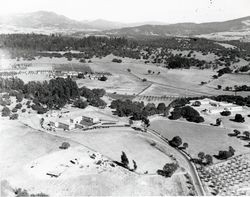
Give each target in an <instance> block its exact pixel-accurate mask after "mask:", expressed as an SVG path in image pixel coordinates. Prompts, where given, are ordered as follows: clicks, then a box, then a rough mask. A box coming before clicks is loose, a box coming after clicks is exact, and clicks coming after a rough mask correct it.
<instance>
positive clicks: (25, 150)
mask: <svg viewBox="0 0 250 197" xmlns="http://www.w3.org/2000/svg"><path fill="white" fill-rule="evenodd" d="M0 123H1V132H0V154H1V161H0V173H1V179H2V180H1V189H2V193H1V195H2V196H4V195H5V194H6V195H7V194H8V196H14V195H13V189H14V188H19V187H20V188H24V189H27V191H28V192H29V193H40V192H43V193H46V194H49V195H50V196H82V195H84V196H86V195H121V194H123V195H133V196H134V195H187V193H185V192H187V187H186V183H185V181H181V180H185V177H184V176H183V174H176V175H175V176H173V177H172V178H168V179H166V178H164V177H161V176H159V175H137V174H134V173H132V172H129V171H127V170H125V169H123V168H121V167H118V166H117V167H108V166H107V167H105V165H104V166H98V165H96V164H95V162H97V160H98V159H99V156H97V159H96V160H93V161H92V160H89V157H88V154H91V153H92V152H93V150H91V149H89V148H87V147H85V146H82V145H81V143H84V145H85V144H86V145H88V146H89V147H90V148H95V149H96V150H97V151H98V152H100V153H96V154H97V155H100V158H101V160H103V161H104V160H109V158H107V157H106V156H102V154H101V153H103V154H107V155H108V157H111V158H112V159H115V160H118V161H120V155H121V151H122V150H123V151H125V152H126V154H127V156H128V158H129V161H130V165H131V163H132V159H134V160H135V161H136V162H137V165H138V172H144V171H145V170H148V172H149V173H151V172H154V173H155V170H156V169H158V168H162V167H163V165H164V164H165V163H166V162H170V161H171V158H170V157H168V156H167V155H165V154H164V153H163V152H161V151H160V150H158V149H157V148H155V147H153V146H151V145H150V143H152V140H151V139H147V138H145V139H144V138H142V137H141V136H140V135H139V134H134V135H133V134H132V135H131V133H129V132H130V131H122V130H121V131H120V130H117V131H113V132H112V131H109V130H103V131H98V132H90V133H81V134H79V135H74V134H73V133H72V136H73V135H74V137H72V136H71V137H72V140H70V139H64V138H63V137H58V136H53V135H50V134H46V133H43V132H39V131H36V130H33V129H31V128H29V127H26V126H23V125H22V124H20V123H19V122H18V121H10V120H7V119H3V118H1V119H0ZM74 140H77V141H79V142H80V143H78V142H74ZM63 141H67V142H69V143H70V145H71V147H70V149H68V150H66V151H65V152H63V150H60V149H59V148H58V147H59V146H60V145H61V143H62V142H63ZM142 150H143V153H142ZM75 158H77V159H78V161H79V163H80V164H81V165H82V166H83V167H81V165H73V164H72V163H70V162H69V160H70V159H72V160H75ZM61 165H65V166H66V165H68V166H69V167H67V170H66V171H64V172H63V174H62V175H61V176H59V177H58V178H50V177H47V176H46V175H44V173H45V172H47V171H49V170H53V168H54V167H56V166H61ZM32 166H33V167H32ZM88 166H89V167H88ZM72 183H74V184H72Z"/></svg>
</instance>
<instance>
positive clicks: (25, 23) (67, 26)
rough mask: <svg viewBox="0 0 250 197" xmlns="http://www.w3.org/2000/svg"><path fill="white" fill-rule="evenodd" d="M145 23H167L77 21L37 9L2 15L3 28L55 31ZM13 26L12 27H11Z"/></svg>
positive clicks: (107, 28)
mask: <svg viewBox="0 0 250 197" xmlns="http://www.w3.org/2000/svg"><path fill="white" fill-rule="evenodd" d="M145 24H157V25H160V24H165V23H162V22H153V21H152V22H140V23H120V22H113V21H107V20H103V19H97V20H93V21H87V20H83V21H77V20H73V19H70V18H68V17H66V16H63V15H58V14H56V13H54V12H47V11H37V12H31V13H25V14H15V15H8V16H4V17H0V25H1V26H2V28H9V29H11V28H12V29H16V30H17V31H18V30H29V29H30V30H31V29H34V31H35V30H36V29H50V30H54V31H58V32H60V31H63V30H66V31H70V32H72V31H73V32H74V31H93V30H94V31H101V30H109V29H117V28H123V27H134V26H139V25H145ZM10 27H11V28H10Z"/></svg>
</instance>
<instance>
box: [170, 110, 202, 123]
mask: <svg viewBox="0 0 250 197" xmlns="http://www.w3.org/2000/svg"><path fill="white" fill-rule="evenodd" d="M181 117H183V118H185V119H186V120H187V121H189V122H196V123H200V122H204V118H203V117H202V116H200V114H199V112H198V111H196V110H195V109H194V108H192V107H191V106H184V107H176V108H174V110H173V111H172V112H171V115H170V116H169V119H170V120H177V119H179V118H181Z"/></svg>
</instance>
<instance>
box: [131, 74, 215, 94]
mask: <svg viewBox="0 0 250 197" xmlns="http://www.w3.org/2000/svg"><path fill="white" fill-rule="evenodd" d="M130 74H131V75H133V76H134V77H136V78H138V79H140V80H142V78H140V77H139V76H137V75H136V74H134V73H132V72H130ZM147 82H151V83H152V84H156V85H161V86H164V87H167V88H172V89H176V90H184V91H189V92H191V93H195V94H201V95H208V96H214V95H213V94H210V93H208V92H202V91H198V90H191V89H188V88H181V87H176V86H173V85H167V84H164V83H159V82H156V81H151V80H147ZM152 84H151V85H152ZM141 93H142V92H141ZM141 93H140V94H141Z"/></svg>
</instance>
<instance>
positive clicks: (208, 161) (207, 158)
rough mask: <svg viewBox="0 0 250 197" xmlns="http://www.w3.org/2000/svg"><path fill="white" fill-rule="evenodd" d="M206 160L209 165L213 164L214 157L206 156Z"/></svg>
mask: <svg viewBox="0 0 250 197" xmlns="http://www.w3.org/2000/svg"><path fill="white" fill-rule="evenodd" d="M205 160H206V164H207V165H210V164H212V163H213V157H212V156H211V155H209V154H206V155H205Z"/></svg>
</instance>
